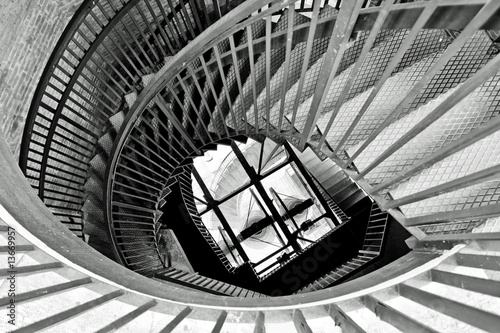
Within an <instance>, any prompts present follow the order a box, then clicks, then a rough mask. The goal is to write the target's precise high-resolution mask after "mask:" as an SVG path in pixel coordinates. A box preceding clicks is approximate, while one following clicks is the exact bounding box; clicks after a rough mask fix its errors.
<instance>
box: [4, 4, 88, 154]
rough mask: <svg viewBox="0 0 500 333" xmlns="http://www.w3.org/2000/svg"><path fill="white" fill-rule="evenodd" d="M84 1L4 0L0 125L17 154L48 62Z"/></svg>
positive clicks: (12, 149)
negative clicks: (34, 96)
mask: <svg viewBox="0 0 500 333" xmlns="http://www.w3.org/2000/svg"><path fill="white" fill-rule="evenodd" d="M82 1H83V0H1V1H0V128H1V132H2V135H3V136H4V137H5V139H6V141H7V144H8V145H9V148H10V150H11V151H12V152H13V153H14V156H15V157H16V158H18V157H19V149H20V143H21V138H22V133H23V128H24V123H25V120H26V116H27V114H28V110H29V106H30V104H31V99H32V97H33V94H34V92H35V89H36V86H37V84H38V81H39V79H40V76H41V74H42V72H43V69H44V68H45V64H46V63H47V60H48V58H49V56H50V54H51V53H52V50H53V49H54V47H55V45H56V43H57V41H58V40H59V37H60V36H61V34H62V32H63V30H64V28H65V27H66V24H67V23H68V22H69V20H70V19H71V17H72V16H73V14H74V13H75V11H76V10H77V9H78V7H79V6H80V4H81V3H82Z"/></svg>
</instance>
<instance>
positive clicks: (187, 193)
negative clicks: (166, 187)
mask: <svg viewBox="0 0 500 333" xmlns="http://www.w3.org/2000/svg"><path fill="white" fill-rule="evenodd" d="M190 174H191V173H190V172H189V173H187V174H186V173H183V174H181V175H179V176H178V177H177V178H178V179H179V185H180V189H181V195H182V199H183V201H184V205H185V206H186V209H187V211H188V215H189V217H190V218H191V221H192V222H193V223H194V224H195V225H196V228H198V230H199V231H200V233H201V234H202V236H203V238H205V240H206V242H207V243H208V244H209V245H210V247H211V248H212V250H213V251H214V252H215V254H216V255H217V257H218V258H219V260H220V261H221V262H222V264H223V265H224V266H225V267H226V269H227V270H228V271H233V270H234V267H233V265H231V262H230V261H229V260H228V258H227V257H226V255H225V254H224V253H223V251H222V249H221V248H220V246H219V244H218V243H217V241H216V240H215V239H214V238H213V237H212V234H211V233H210V231H209V230H208V229H207V227H206V226H205V224H204V223H203V221H202V219H201V217H200V215H199V214H198V210H197V208H196V204H195V202H194V196H193V189H192V180H191V178H190ZM236 264H237V263H236Z"/></svg>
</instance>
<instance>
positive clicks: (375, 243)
mask: <svg viewBox="0 0 500 333" xmlns="http://www.w3.org/2000/svg"><path fill="white" fill-rule="evenodd" d="M201 151H202V152H203V155H202V156H198V157H195V158H193V160H192V161H190V163H189V164H187V165H184V166H182V167H181V168H180V169H179V170H180V171H179V172H178V173H177V175H176V176H175V179H176V183H177V185H176V186H171V187H170V191H172V192H173V193H174V194H175V193H179V195H173V197H177V198H178V200H175V199H174V198H171V199H170V200H167V203H166V204H165V206H163V207H162V209H161V210H162V211H163V212H164V214H163V215H162V216H166V215H165V213H167V212H168V217H169V218H168V220H167V219H163V218H160V219H159V220H158V223H160V224H161V225H162V226H161V227H160V229H161V230H163V231H162V235H163V236H162V237H165V238H166V237H169V239H170V242H165V243H168V244H170V245H169V246H168V248H165V249H164V251H165V254H164V255H165V256H169V253H171V252H172V253H182V254H183V255H182V256H181V257H180V258H179V257H177V259H176V260H173V261H171V260H170V261H168V263H167V261H164V262H165V266H166V267H165V268H162V269H159V270H156V271H155V272H154V273H153V274H154V278H155V279H159V280H164V281H169V282H171V283H179V284H181V285H183V286H187V287H192V288H195V289H198V290H202V291H205V292H209V293H213V294H216V295H233V296H240V297H241V296H246V297H264V296H282V295H287V294H292V293H304V292H308V291H315V290H321V289H323V288H326V287H330V286H333V285H337V284H340V283H342V282H344V281H348V280H350V279H353V278H355V277H359V276H363V275H364V274H367V273H370V272H372V271H374V270H376V269H378V268H380V267H382V266H384V265H386V264H389V263H390V262H392V261H394V260H396V259H398V258H399V257H401V256H403V255H404V254H406V253H408V252H409V251H410V249H409V248H408V247H407V246H406V243H405V240H406V239H407V238H409V237H410V236H411V235H410V234H409V233H408V232H407V231H406V230H405V229H404V228H403V227H401V226H400V225H399V224H398V223H397V221H395V220H394V219H393V218H392V217H390V216H389V215H388V214H387V213H385V212H382V210H381V209H380V208H379V207H378V205H377V204H376V203H375V202H374V201H373V200H372V199H371V198H370V197H369V196H368V195H367V194H366V193H365V192H364V191H363V190H362V189H361V188H360V187H359V186H358V185H357V184H356V183H355V182H354V181H353V180H352V179H351V178H350V177H349V176H348V175H347V174H346V173H345V172H344V171H343V170H342V169H341V168H339V167H338V166H337V165H336V164H335V163H333V161H331V160H330V159H328V158H325V156H323V155H321V154H318V153H316V152H315V151H314V150H313V149H310V148H308V149H306V150H305V151H304V152H302V153H301V152H299V151H298V150H296V149H295V148H293V147H292V146H291V145H290V144H289V143H288V142H286V141H282V142H280V143H277V142H274V141H272V140H270V139H269V138H266V137H264V136H254V137H253V138H249V137H242V136H239V137H236V138H232V139H226V140H221V141H220V142H218V143H217V144H214V145H209V146H207V147H203V148H201ZM172 239H174V240H175V241H174V242H173V241H172ZM186 263H187V265H186Z"/></svg>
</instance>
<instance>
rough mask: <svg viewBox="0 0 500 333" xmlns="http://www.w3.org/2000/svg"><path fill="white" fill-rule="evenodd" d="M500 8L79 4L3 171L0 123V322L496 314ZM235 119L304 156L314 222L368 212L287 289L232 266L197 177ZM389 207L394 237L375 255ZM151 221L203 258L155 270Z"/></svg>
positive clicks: (450, 318)
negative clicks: (336, 252)
mask: <svg viewBox="0 0 500 333" xmlns="http://www.w3.org/2000/svg"><path fill="white" fill-rule="evenodd" d="M499 7H500V2H498V1H496V0H489V1H487V0H474V1H465V0H464V1H461V0H458V1H457V0H455V1H447V0H430V1H418V2H412V1H389V0H386V1H363V0H357V1H336V2H331V1H293V0H284V1H276V0H266V1H241V0H235V1H229V0H226V1H225V2H221V1H217V0H213V1H212V0H206V1H199V0H189V1H186V0H178V1H177V0H166V1H160V0H120V1H118V0H97V1H96V0H93V1H83V3H82V4H81V6H80V8H79V9H78V11H77V12H76V14H75V15H74V17H73V18H72V20H71V21H70V23H69V24H68V26H67V27H66V29H65V31H64V33H63V35H62V37H61V39H60V40H59V42H58V44H57V45H56V47H55V49H54V52H53V53H52V55H51V57H50V59H49V61H48V64H47V65H46V67H45V70H44V72H43V74H42V77H41V78H40V81H39V85H38V87H37V90H36V93H35V95H34V97H33V100H32V102H31V107H30V111H29V114H28V118H27V121H26V124H25V130H24V136H23V140H22V144H21V154H20V156H19V163H18V164H19V166H20V168H19V167H18V166H17V163H16V161H15V158H14V157H13V156H12V154H11V153H10V151H9V149H8V147H7V145H6V143H5V142H4V140H0V151H1V159H0V163H1V166H2V173H0V182H1V184H2V187H1V189H0V198H1V207H0V218H1V221H0V222H1V224H0V235H1V237H0V255H1V257H2V260H1V262H0V275H1V277H2V283H1V284H0V290H1V292H0V303H1V305H2V312H1V313H2V316H1V317H2V318H3V319H2V320H1V321H0V331H13V332H37V331H43V330H45V331H50V332H68V331H73V332H95V331H97V332H112V331H115V330H118V331H122V332H171V331H174V332H175V331H177V332H179V331H190V332H235V331H241V332H247V331H249V332H250V331H253V332H265V331H268V332H285V331H288V330H289V331H294V330H295V331H297V332H300V333H302V332H332V331H336V332H484V331H486V332H495V331H498V327H500V311H499V309H500V306H499V305H500V304H499V303H500V298H499V297H500V292H499V291H500V280H499V277H500V275H499V274H500V273H499V271H500V256H499V252H500V243H499V238H500V234H499V228H500V220H499V216H500V203H499V202H498V201H499V200H500V196H499V194H498V191H499V189H500V187H499V171H500V168H499V163H498V161H497V159H498V158H499V156H500V154H499V150H500V144H499V142H500V140H499V138H498V135H499V132H498V129H499V128H500V120H499V119H500V118H498V116H497V109H498V103H499V99H498V96H500V93H499V85H498V70H499V69H500V55H498V53H499V50H498V44H497V43H498V40H499V39H498V36H499V33H498V31H500V26H499V23H498V22H500V20H499V15H500V10H499ZM248 138H251V139H253V140H256V141H258V142H261V143H263V144H264V143H266V144H269V145H271V140H272V145H277V146H283V147H287V151H288V154H289V156H291V157H290V158H292V159H294V160H295V161H301V163H299V165H302V166H303V167H304V170H303V174H306V175H308V176H307V177H308V179H310V182H311V186H312V187H314V188H315V194H316V197H317V198H318V201H321V203H322V204H323V205H324V207H326V208H327V210H328V211H329V212H331V214H332V216H337V217H338V221H337V222H336V223H335V224H336V225H334V226H333V227H332V232H331V233H329V234H327V235H326V236H325V237H326V238H327V237H330V235H334V234H335V233H336V232H342V230H347V229H348V228H351V226H354V225H357V224H356V223H358V224H359V225H363V226H362V227H359V228H358V229H356V230H361V231H359V232H360V234H361V237H362V238H361V239H363V241H361V242H359V246H358V247H356V248H353V252H352V253H349V258H347V257H346V258H345V259H342V260H340V259H339V260H340V261H339V262H338V263H335V264H334V263H333V261H331V262H330V261H328V263H329V264H331V265H333V266H332V267H330V268H329V269H328V270H327V271H325V272H322V273H321V276H319V277H315V278H314V279H311V280H310V281H309V280H308V281H307V283H303V285H301V286H300V288H296V289H295V290H293V293H292V292H290V293H288V294H289V295H287V296H279V295H280V294H279V293H278V294H273V293H270V292H266V293H263V292H259V291H257V290H255V288H251V287H252V286H253V285H252V284H248V285H245V282H241V285H240V284H239V283H236V282H234V281H233V280H231V279H230V278H228V276H229V277H230V276H237V277H241V276H250V275H251V274H254V273H255V271H254V268H253V267H252V265H251V264H249V263H248V261H247V260H243V261H244V262H245V263H244V264H242V265H240V266H238V265H235V263H236V264H237V262H238V260H234V261H231V260H230V259H229V257H228V256H227V253H225V251H224V249H223V248H222V247H223V244H222V243H221V242H217V241H215V239H214V238H213V236H212V235H211V233H210V232H208V230H207V227H206V226H205V225H204V223H203V221H202V219H201V217H200V212H199V211H198V209H197V206H196V198H195V196H194V194H193V181H196V182H197V183H199V184H202V183H203V181H202V179H201V177H200V176H199V174H197V172H196V170H195V168H193V160H194V159H196V158H197V157H200V156H203V154H205V153H206V152H207V151H213V150H215V149H217V146H218V145H230V146H232V147H235V146H237V145H236V142H246V141H247V140H248ZM234 149H235V150H234V151H235V153H236V155H237V157H238V158H239V153H238V149H237V148H234ZM240 153H241V152H240ZM242 163H243V164H244V162H242ZM243 167H244V169H246V170H247V174H248V173H249V174H252V175H253V173H252V172H254V171H252V170H253V169H251V167H249V166H246V167H245V165H244V166H243ZM259 169H260V168H259ZM248 170H250V171H248ZM254 176H255V175H254ZM226 181H227V180H226V179H225V180H224V181H220V182H219V184H220V185H221V189H220V190H221V191H222V187H223V186H224V184H223V182H226ZM201 187H202V190H203V192H204V194H205V197H204V199H205V200H206V201H207V204H208V206H210V207H216V206H214V205H213V204H214V202H216V201H217V200H218V199H219V198H216V199H214V198H213V196H214V193H211V192H210V189H209V188H203V185H202V186H201ZM219 195H221V196H227V195H231V191H228V192H224V194H219ZM229 208H230V207H229ZM214 211H215V210H214ZM278 215H279V214H278ZM361 216H363V217H364V219H363V220H362V222H359V221H361V218H360V217H361ZM274 218H276V219H279V218H280V217H279V216H274ZM391 223H392V225H393V226H396V227H397V228H404V230H405V232H408V233H409V235H411V237H409V238H407V239H403V241H405V243H404V244H407V245H408V247H409V249H408V251H407V252H408V253H407V254H404V255H403V256H401V257H399V258H391V259H390V260H389V259H388V258H389V257H390V253H388V252H390V251H387V249H388V246H389V245H388V244H392V243H395V242H396V240H395V239H393V238H391V237H390V234H389V233H388V230H389V229H391V227H389V226H390V225H391ZM396 227H393V228H396ZM165 228H173V229H177V230H180V229H183V230H187V231H189V232H185V235H186V236H182V237H186V239H184V240H183V239H181V238H182V237H181V236H179V241H180V243H181V244H183V245H182V247H183V248H184V250H185V252H186V255H187V256H191V257H192V256H195V255H196V253H198V254H199V255H200V256H201V254H203V256H204V257H203V258H204V259H203V260H200V262H201V261H205V262H206V263H207V265H206V267H205V266H199V267H200V269H198V270H197V272H190V271H187V270H182V269H179V268H175V267H169V266H168V264H167V261H166V260H165V251H166V250H165V249H164V247H162V242H164V238H163V237H164V235H165V233H164V231H165ZM352 228H354V227H352ZM228 229H229V228H228ZM349 230H350V229H349ZM226 231H227V230H226ZM351 232H352V230H351ZM339 234H340V233H339ZM179 235H181V233H179ZM229 238H230V239H229V240H228V242H231V243H232V246H233V247H234V248H235V249H236V251H239V249H238V241H237V239H235V238H231V237H229ZM326 238H325V239H326ZM320 241H321V240H320ZM320 241H319V242H320ZM186 244H189V245H186ZM191 244H192V245H191ZM405 246H406V245H405ZM410 249H411V250H410ZM302 250H303V251H297V255H296V256H295V257H292V258H291V259H289V261H288V262H285V263H284V265H283V266H282V267H283V269H287V267H292V265H293V264H294V263H296V262H298V261H297V260H298V259H300V258H304V257H305V258H306V259H307V258H314V255H312V253H313V252H314V248H312V247H311V248H309V252H307V251H308V249H302ZM345 252H346V253H347V250H346V251H345ZM193 253H194V254H193ZM346 255H347V254H346ZM301 256H303V257H301ZM339 257H340V256H339ZM200 265H201V264H200ZM286 265H289V266H286ZM326 265H327V264H326V263H325V264H324V266H325V267H326ZM320 267H321V266H320ZM278 272H280V268H277V269H276V270H275V271H272V272H271V273H270V274H269V276H273V275H274V276H278V277H277V278H276V279H275V282H274V283H275V285H276V286H278V285H279V283H280V276H279V275H277V273H278ZM238 274H239V275H238ZM244 274H250V275H244ZM255 281H258V282H263V281H264V283H265V282H266V281H272V279H271V278H267V279H260V280H259V279H258V278H257V277H255ZM285 282H286V281H284V280H283V279H282V280H281V283H285ZM303 282H304V281H303ZM268 283H270V282H268ZM277 288H278V289H279V287H277ZM12 292H14V293H15V295H12V294H11V293H12ZM272 296H279V297H272ZM9 321H11V322H9Z"/></svg>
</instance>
